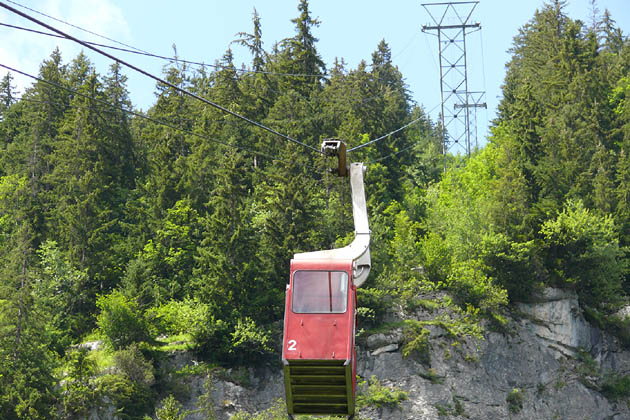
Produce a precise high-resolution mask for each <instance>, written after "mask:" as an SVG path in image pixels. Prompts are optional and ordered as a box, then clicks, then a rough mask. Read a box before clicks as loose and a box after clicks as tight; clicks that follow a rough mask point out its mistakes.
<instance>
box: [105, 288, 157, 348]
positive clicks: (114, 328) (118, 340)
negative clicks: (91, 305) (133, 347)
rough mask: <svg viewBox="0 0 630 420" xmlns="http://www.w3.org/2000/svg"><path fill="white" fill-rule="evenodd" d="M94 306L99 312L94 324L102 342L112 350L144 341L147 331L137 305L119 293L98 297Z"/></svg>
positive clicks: (147, 334) (147, 335) (146, 337)
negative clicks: (101, 336) (101, 337)
mask: <svg viewBox="0 0 630 420" xmlns="http://www.w3.org/2000/svg"><path fill="white" fill-rule="evenodd" d="M96 306H97V307H98V308H99V309H100V310H101V313H100V314H99V315H98V317H97V319H96V322H97V324H98V328H99V330H100V332H101V334H102V335H103V338H104V340H105V341H106V342H107V343H108V344H109V345H110V346H111V347H112V348H113V349H116V350H118V349H122V348H125V347H127V346H129V345H130V344H132V343H137V342H141V341H146V340H147V339H148V338H149V331H148V329H147V326H146V324H145V322H144V318H143V317H142V313H141V311H140V310H139V308H138V304H137V303H136V302H135V301H133V300H131V299H128V298H127V297H126V296H124V295H123V294H122V293H121V292H119V291H114V292H112V293H110V294H109V295H104V296H99V297H98V299H97V300H96Z"/></svg>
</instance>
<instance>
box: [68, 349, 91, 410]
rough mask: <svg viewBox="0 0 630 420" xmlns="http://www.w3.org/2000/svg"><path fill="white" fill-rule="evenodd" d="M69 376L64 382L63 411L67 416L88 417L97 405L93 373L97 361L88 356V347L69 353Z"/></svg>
mask: <svg viewBox="0 0 630 420" xmlns="http://www.w3.org/2000/svg"><path fill="white" fill-rule="evenodd" d="M67 358H68V367H69V369H68V376H67V377H66V381H65V383H64V392H63V400H62V406H63V413H64V415H66V416H76V417H86V416H87V415H88V412H89V411H90V409H92V408H94V407H95V406H96V400H97V394H96V390H95V386H94V380H93V378H92V377H93V375H94V374H95V373H96V369H97V366H96V362H95V361H94V360H92V359H90V358H89V357H88V349H86V348H79V349H77V350H73V351H72V352H70V353H69V354H68V357H67Z"/></svg>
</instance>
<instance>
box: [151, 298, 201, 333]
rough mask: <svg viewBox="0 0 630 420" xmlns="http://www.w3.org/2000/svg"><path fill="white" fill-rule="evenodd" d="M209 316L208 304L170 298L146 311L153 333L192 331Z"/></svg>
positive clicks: (199, 326)
mask: <svg viewBox="0 0 630 420" xmlns="http://www.w3.org/2000/svg"><path fill="white" fill-rule="evenodd" d="M209 316H210V308H209V306H208V305H207V304H204V303H201V302H197V301H195V300H185V301H175V300H171V301H170V302H168V303H165V304H163V305H161V306H159V307H156V308H151V309H149V310H148V311H147V313H146V318H147V319H148V320H149V323H150V326H151V329H152V330H153V331H152V333H153V334H154V335H160V334H167V335H177V334H186V333H193V331H195V330H196V329H198V328H201V326H202V325H203V324H204V323H205V322H206V320H207V319H208V318H209Z"/></svg>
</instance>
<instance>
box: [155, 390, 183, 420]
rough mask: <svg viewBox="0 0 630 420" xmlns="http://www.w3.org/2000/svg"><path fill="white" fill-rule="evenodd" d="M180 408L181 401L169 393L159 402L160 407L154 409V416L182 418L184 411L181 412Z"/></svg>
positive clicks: (157, 417) (173, 418)
mask: <svg viewBox="0 0 630 420" xmlns="http://www.w3.org/2000/svg"><path fill="white" fill-rule="evenodd" d="M181 410H182V405H181V403H179V401H177V400H176V399H175V397H173V396H172V395H169V396H168V397H166V398H164V399H163V400H162V401H161V402H160V408H158V409H157V410H155V417H156V419H157V420H184V419H185V418H186V413H182V412H181Z"/></svg>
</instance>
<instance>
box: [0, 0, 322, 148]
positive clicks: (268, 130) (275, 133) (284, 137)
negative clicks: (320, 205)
mask: <svg viewBox="0 0 630 420" xmlns="http://www.w3.org/2000/svg"><path fill="white" fill-rule="evenodd" d="M0 7H3V8H5V9H7V10H9V11H11V12H13V13H15V14H17V15H19V16H22V17H23V18H25V19H28V20H30V21H31V22H34V23H36V24H38V25H40V26H43V27H44V28H46V29H48V30H51V31H53V32H56V33H58V34H59V35H62V36H63V37H65V38H67V39H70V40H72V41H74V42H76V43H78V44H80V45H83V46H84V47H86V48H88V49H90V50H92V51H95V52H97V53H99V54H101V55H103V56H105V57H107V58H109V59H111V60H114V61H117V62H119V63H120V64H122V65H124V66H125V67H128V68H130V69H132V70H134V71H136V72H138V73H140V74H142V75H144V76H147V77H149V78H151V79H153V80H155V81H157V82H160V83H162V84H163V85H166V86H168V87H170V88H172V89H175V90H176V91H178V92H180V93H182V94H184V95H187V96H190V97H191V98H194V99H197V100H199V101H202V102H204V103H205V104H207V105H210V106H212V107H214V108H216V109H218V110H220V111H222V112H225V113H226V114H230V115H232V116H234V117H236V118H239V119H241V120H243V121H245V122H247V123H248V124H251V125H254V126H256V127H258V128H261V129H263V130H265V131H267V132H269V133H272V134H274V135H276V136H278V137H281V138H283V139H285V140H287V141H290V142H292V143H295V144H299V145H300V146H302V147H305V148H307V149H309V150H311V151H313V152H315V153H318V154H321V153H322V152H321V151H320V150H318V149H316V148H315V147H313V146H310V145H308V144H306V143H303V142H301V141H299V140H296V139H294V138H292V137H290V136H288V135H286V134H282V133H280V132H279V131H276V130H274V129H273V128H270V127H267V126H265V125H263V124H261V123H259V122H257V121H254V120H252V119H249V118H247V117H245V116H243V115H240V114H238V113H236V112H234V111H230V110H229V109H227V108H225V107H223V106H221V105H219V104H217V103H214V102H212V101H210V100H208V99H206V98H203V97H201V96H199V95H197V94H194V93H192V92H189V91H187V90H186V89H182V88H180V87H179V86H177V85H175V84H173V83H170V82H168V81H166V80H164V79H162V78H160V77H158V76H155V75H153V74H151V73H149V72H147V71H146V70H143V69H141V68H140V67H137V66H135V65H133V64H129V63H127V62H126V61H123V60H121V59H119V58H117V57H115V56H113V55H111V54H109V53H107V52H105V51H103V50H100V49H98V48H97V47H95V46H93V45H90V44H88V43H86V42H85V41H81V40H80V39H77V38H75V37H73V36H72V35H69V34H67V33H65V32H63V31H61V30H59V29H57V28H54V27H52V26H50V25H48V24H47V23H44V22H42V21H41V20H39V19H36V18H34V17H32V16H30V15H28V14H26V13H24V12H22V11H20V10H17V9H16V8H14V7H11V6H9V5H8V4H6V3H3V2H0Z"/></svg>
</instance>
